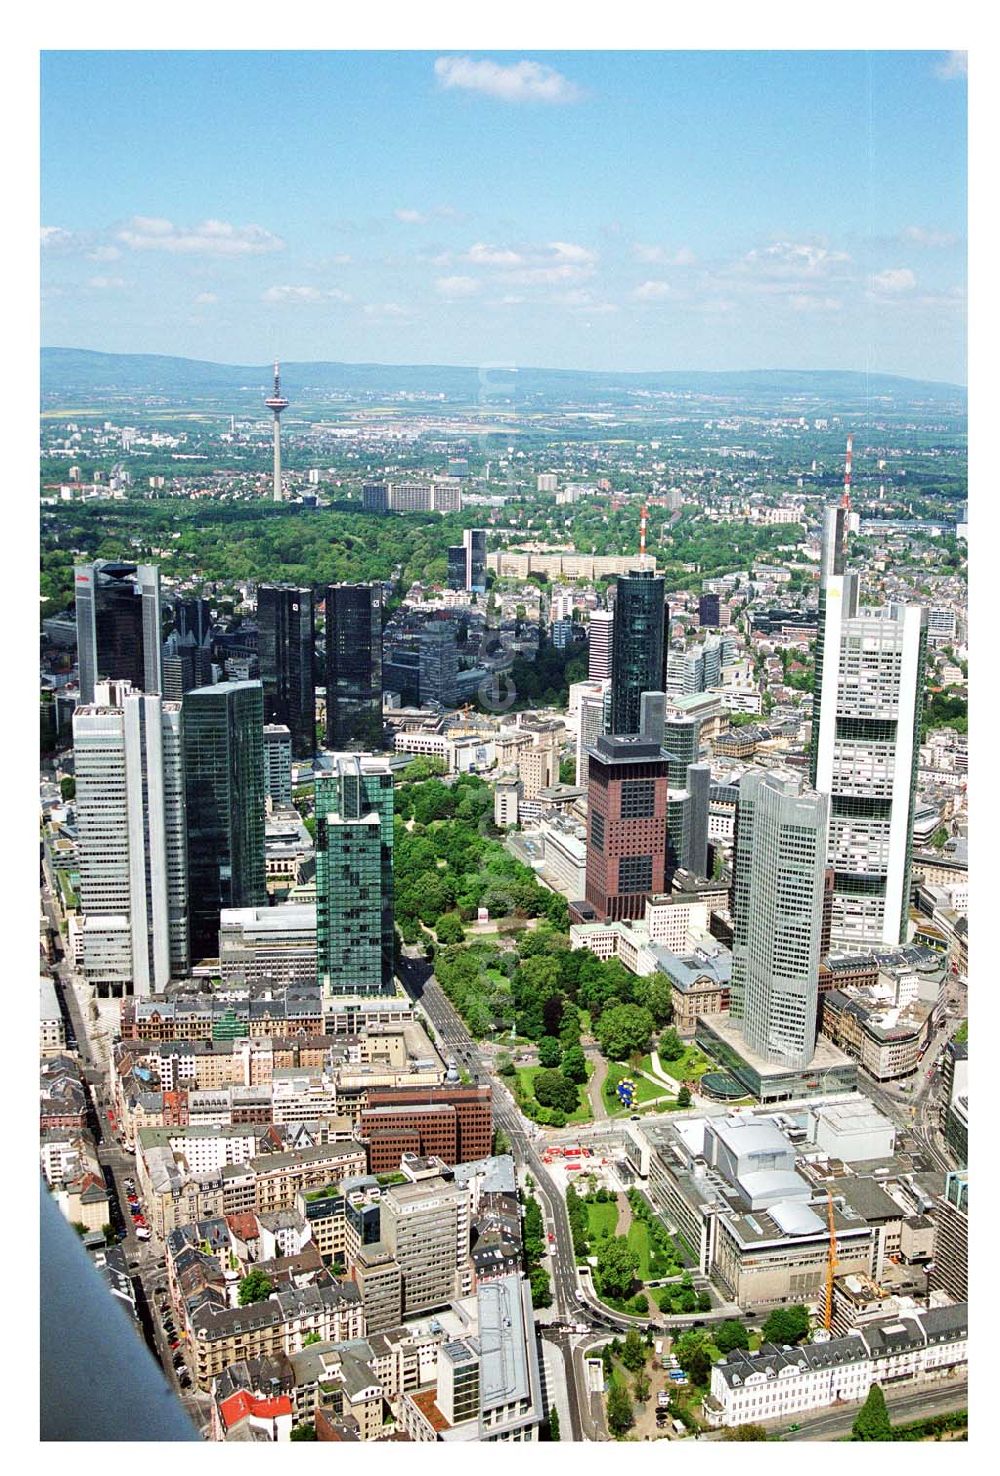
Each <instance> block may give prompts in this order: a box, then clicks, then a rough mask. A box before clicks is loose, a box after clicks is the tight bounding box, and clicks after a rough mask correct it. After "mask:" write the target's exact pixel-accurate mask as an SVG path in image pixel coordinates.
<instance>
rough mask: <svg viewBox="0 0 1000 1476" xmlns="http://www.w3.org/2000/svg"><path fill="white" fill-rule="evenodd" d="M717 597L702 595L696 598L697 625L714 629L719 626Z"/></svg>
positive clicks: (715, 595) (714, 595)
mask: <svg viewBox="0 0 1000 1476" xmlns="http://www.w3.org/2000/svg"><path fill="white" fill-rule="evenodd" d="M719 603H720V601H719V596H718V595H717V594H703V595H700V596H699V598H698V624H699V625H701V626H710V627H715V626H718V624H719Z"/></svg>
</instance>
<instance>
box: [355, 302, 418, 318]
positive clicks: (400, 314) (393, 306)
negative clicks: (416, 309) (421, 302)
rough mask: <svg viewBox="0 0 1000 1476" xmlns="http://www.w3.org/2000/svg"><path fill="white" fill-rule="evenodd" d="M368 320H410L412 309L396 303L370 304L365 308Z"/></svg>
mask: <svg viewBox="0 0 1000 1476" xmlns="http://www.w3.org/2000/svg"><path fill="white" fill-rule="evenodd" d="M365 312H366V313H367V315H368V317H369V318H394V319H400V318H412V317H413V309H412V308H406V307H402V306H400V304H399V303H398V302H370V303H367V304H366V306H365Z"/></svg>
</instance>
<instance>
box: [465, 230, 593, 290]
mask: <svg viewBox="0 0 1000 1476" xmlns="http://www.w3.org/2000/svg"><path fill="white" fill-rule="evenodd" d="M464 259H465V260H466V261H468V262H471V263H472V264H473V265H475V266H481V267H490V268H496V269H497V270H498V271H500V272H502V273H503V275H504V277H505V279H506V280H507V281H508V282H514V283H516V284H517V285H518V286H524V287H529V286H535V287H551V286H558V285H559V284H561V283H568V282H585V281H586V280H587V279H588V278H590V277H592V276H593V275H594V270H595V263H596V261H597V253H596V252H594V251H591V250H590V248H589V247H588V246H581V245H580V244H579V243H578V242H576V241H549V242H548V243H547V244H546V245H544V246H534V247H526V248H522V250H520V251H513V250H511V249H510V248H509V247H506V246H489V245H486V244H485V243H484V242H482V241H477V242H476V243H475V245H473V246H470V247H469V249H468V251H467V252H466V253H465V258H464Z"/></svg>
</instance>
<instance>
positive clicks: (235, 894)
mask: <svg viewBox="0 0 1000 1476" xmlns="http://www.w3.org/2000/svg"><path fill="white" fill-rule="evenodd" d="M183 718H184V786H185V793H186V803H187V826H188V886H189V891H190V913H189V915H190V919H191V952H192V955H193V957H194V958H215V957H217V956H218V952H219V914H220V912H221V911H222V909H223V908H224V907H265V906H266V905H267V885H266V882H265V873H264V792H265V781H264V693H263V688H262V687H261V684H260V682H219V683H218V684H217V685H216V686H214V687H196V688H194V690H193V691H190V692H185V693H184V706H183Z"/></svg>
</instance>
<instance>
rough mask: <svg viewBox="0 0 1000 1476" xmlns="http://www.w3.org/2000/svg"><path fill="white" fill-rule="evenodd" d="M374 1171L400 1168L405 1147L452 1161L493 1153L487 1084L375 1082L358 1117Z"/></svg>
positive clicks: (423, 1155) (420, 1154) (407, 1150)
mask: <svg viewBox="0 0 1000 1476" xmlns="http://www.w3.org/2000/svg"><path fill="white" fill-rule="evenodd" d="M358 1136H359V1137H360V1138H361V1139H362V1140H364V1141H366V1142H367V1145H368V1166H369V1169H370V1171H371V1172H372V1173H373V1174H382V1173H391V1172H393V1171H394V1170H396V1169H398V1168H399V1164H400V1159H401V1158H402V1156H403V1154H404V1153H413V1154H416V1155H417V1156H418V1157H421V1158H428V1157H431V1156H432V1155H433V1156H434V1157H436V1158H440V1159H441V1161H442V1162H443V1163H446V1164H447V1165H448V1166H449V1167H453V1166H454V1165H455V1164H456V1163H476V1162H478V1160H479V1159H482V1158H488V1157H489V1156H490V1150H491V1145H492V1142H493V1110H492V1096H491V1093H490V1089H489V1087H467V1086H451V1085H448V1084H447V1083H446V1084H444V1085H442V1086H428V1087H381V1086H380V1087H375V1086H373V1087H371V1088H370V1089H369V1091H368V1106H367V1108H363V1109H362V1112H361V1116H360V1119H359V1123H358Z"/></svg>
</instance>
